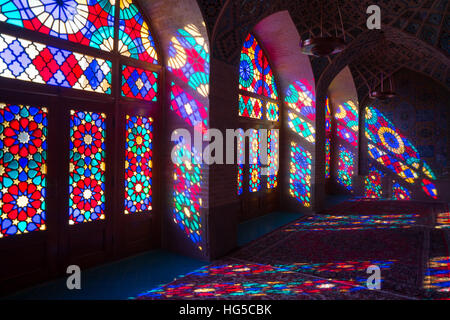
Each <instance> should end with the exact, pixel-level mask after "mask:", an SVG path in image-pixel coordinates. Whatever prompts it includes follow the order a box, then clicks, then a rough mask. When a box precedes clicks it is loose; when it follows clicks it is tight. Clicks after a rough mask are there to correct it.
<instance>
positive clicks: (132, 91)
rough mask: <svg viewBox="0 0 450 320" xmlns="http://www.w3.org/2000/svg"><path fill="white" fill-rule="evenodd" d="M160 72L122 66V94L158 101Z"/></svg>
mask: <svg viewBox="0 0 450 320" xmlns="http://www.w3.org/2000/svg"><path fill="white" fill-rule="evenodd" d="M157 92H158V73H156V72H151V71H146V70H143V69H140V68H135V67H130V66H122V96H124V97H130V98H137V99H141V100H146V101H156V100H157V97H156V93H157Z"/></svg>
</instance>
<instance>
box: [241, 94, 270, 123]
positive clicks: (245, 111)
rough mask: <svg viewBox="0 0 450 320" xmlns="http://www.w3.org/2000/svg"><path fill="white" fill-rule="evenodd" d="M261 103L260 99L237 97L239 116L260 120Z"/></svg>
mask: <svg viewBox="0 0 450 320" xmlns="http://www.w3.org/2000/svg"><path fill="white" fill-rule="evenodd" d="M263 103H264V102H263V101H262V100H260V99H256V98H251V97H247V96H243V95H239V116H241V117H247V118H253V119H262V109H263Z"/></svg>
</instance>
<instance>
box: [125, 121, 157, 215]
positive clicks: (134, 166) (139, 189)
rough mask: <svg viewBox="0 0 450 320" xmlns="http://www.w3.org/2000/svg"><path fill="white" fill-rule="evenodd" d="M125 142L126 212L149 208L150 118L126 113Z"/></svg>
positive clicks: (151, 133) (148, 209)
mask: <svg viewBox="0 0 450 320" xmlns="http://www.w3.org/2000/svg"><path fill="white" fill-rule="evenodd" d="M126 130H127V133H126V134H127V135H126V144H125V214H129V213H140V212H144V211H151V210H152V155H153V151H152V146H153V132H152V131H153V119H152V118H146V117H139V116H128V115H127V124H126Z"/></svg>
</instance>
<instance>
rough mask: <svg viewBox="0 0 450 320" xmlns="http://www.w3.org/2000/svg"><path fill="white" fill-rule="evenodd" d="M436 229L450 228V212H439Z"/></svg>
mask: <svg viewBox="0 0 450 320" xmlns="http://www.w3.org/2000/svg"><path fill="white" fill-rule="evenodd" d="M435 228H436V229H448V228H450V211H449V210H448V208H447V210H444V211H443V212H439V213H438V214H437V217H436V226H435Z"/></svg>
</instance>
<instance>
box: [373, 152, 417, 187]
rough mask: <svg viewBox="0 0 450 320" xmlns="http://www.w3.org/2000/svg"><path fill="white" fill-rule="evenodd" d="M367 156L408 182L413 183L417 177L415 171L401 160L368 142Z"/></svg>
mask: <svg viewBox="0 0 450 320" xmlns="http://www.w3.org/2000/svg"><path fill="white" fill-rule="evenodd" d="M368 146H369V156H370V157H371V158H372V159H374V160H376V161H377V162H378V163H380V164H381V165H383V166H384V167H386V168H388V169H389V170H391V171H392V172H393V173H395V174H397V175H398V176H399V177H401V178H403V179H404V180H405V181H406V182H408V183H414V181H415V179H417V178H418V175H417V173H416V172H415V171H414V170H413V169H411V168H410V167H408V166H406V165H405V164H403V163H402V162H400V161H398V160H396V159H393V158H392V157H391V156H389V155H388V154H387V153H386V152H384V151H382V150H380V149H378V148H377V147H375V146H374V145H371V144H370V143H369V145H368Z"/></svg>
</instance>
